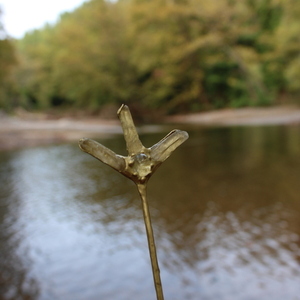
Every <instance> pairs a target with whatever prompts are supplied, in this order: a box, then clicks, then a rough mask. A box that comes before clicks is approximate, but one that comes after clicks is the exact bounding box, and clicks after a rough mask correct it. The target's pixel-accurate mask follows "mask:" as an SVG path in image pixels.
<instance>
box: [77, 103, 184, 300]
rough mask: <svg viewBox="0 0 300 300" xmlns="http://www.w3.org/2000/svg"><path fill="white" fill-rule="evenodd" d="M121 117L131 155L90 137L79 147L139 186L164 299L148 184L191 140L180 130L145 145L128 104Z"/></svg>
mask: <svg viewBox="0 0 300 300" xmlns="http://www.w3.org/2000/svg"><path fill="white" fill-rule="evenodd" d="M118 117H119V119H120V121H121V125H122V128H123V133H124V138H125V141H126V146H127V151H128V156H121V155H118V154H116V153H115V152H113V151H112V150H110V149H108V148H106V147H105V146H103V145H101V144H99V143H98V142H96V141H94V140H91V139H88V138H83V139H81V140H80V141H79V147H80V149H81V150H83V151H84V152H86V153H88V154H90V155H92V156H94V157H95V158H97V159H98V160H100V161H101V162H103V163H105V164H107V165H109V166H110V167H112V168H113V169H115V170H117V171H118V172H120V173H121V174H123V175H124V176H126V177H128V178H129V179H131V180H132V181H133V182H134V183H135V184H136V185H137V188H138V191H139V194H140V196H141V200H142V206H143V215H144V221H145V227H146V232H147V238H148V246H149V252H150V259H151V265H152V273H153V279H154V286H155V290H156V296H157V300H163V299H164V296H163V289H162V284H161V279H160V271H159V266H158V260H157V254H156V247H155V241H154V235H153V229H152V225H151V218H150V213H149V206H148V202H147V197H146V187H147V182H148V180H149V178H150V177H151V176H152V174H153V173H154V172H155V170H156V169H157V168H158V167H159V166H160V165H161V164H162V163H163V162H164V161H165V160H166V159H167V158H168V157H169V156H170V155H171V153H172V152H173V151H174V150H175V149H176V148H177V147H178V146H180V145H181V144H182V143H183V142H184V141H186V140H187V139H188V133H187V132H185V131H181V130H172V131H171V132H170V133H169V134H168V135H166V136H165V137H164V138H163V139H162V140H161V141H159V142H158V143H157V144H155V145H153V146H152V147H150V148H145V147H144V146H143V144H142V143H141V141H140V139H139V136H138V133H137V130H136V128H135V126H134V123H133V120H132V116H131V113H130V110H129V108H128V106H127V105H122V106H121V107H120V108H119V110H118Z"/></svg>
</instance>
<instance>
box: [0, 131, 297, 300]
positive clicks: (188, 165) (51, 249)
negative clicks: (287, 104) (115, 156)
mask: <svg viewBox="0 0 300 300" xmlns="http://www.w3.org/2000/svg"><path fill="white" fill-rule="evenodd" d="M189 134H190V139H189V140H188V141H187V142H185V143H184V144H183V145H182V146H181V147H179V148H178V149H177V150H176V152H175V153H174V154H173V155H172V156H171V157H170V158H169V159H168V160H167V161H166V162H165V163H164V164H163V165H162V166H161V167H160V168H159V169H158V170H157V172H156V173H155V175H154V176H153V177H152V178H151V180H150V182H149V192H148V194H149V204H150V210H151V215H152V221H153V225H154V231H155V237H156V243H157V248H158V258H159V262H160V266H161V277H162V282H163V285H164V293H165V299H166V300H168V299H170V300H171V299H172V300H183V299H193V300H198V299H199V300H202V299H205V300H223V299H224V300H225V299H226V300H227V299H228V300H256V299H257V300H261V299H264V300H269V299H270V300H277V299H278V300H282V299H285V300H297V299H300V185H299V179H300V155H299V154H300V128H299V127H297V126H294V127H293V126H289V127H288V126H287V127H282V126H277V127H268V126H266V127H232V128H210V129H190V130H189ZM163 135H164V133H162V134H148V135H144V136H142V137H141V139H142V141H143V143H144V144H145V146H151V145H152V144H153V143H155V142H157V141H158V140H159V139H160V138H162V137H163ZM100 142H102V143H103V144H105V145H106V146H107V147H109V148H111V149H113V150H114V151H116V152H117V153H120V154H126V152H125V143H124V141H123V138H122V137H121V136H120V137H116V138H112V139H107V140H100ZM0 253H1V256H0V295H1V296H0V299H30V300H33V299H34V300H35V299H37V300H53V299H56V300H93V299H95V300H99V299H101V300H102V299H103V300H106V299H114V300H128V299H143V300H148V299H149V300H150V299H155V291H154V287H153V281H152V274H151V268H150V262H149V255H148V248H147V241H146V235H145V229H144V223H143V219H142V211H141V205H140V200H139V198H138V193H137V191H136V188H135V186H134V184H133V183H131V182H130V181H129V180H128V179H127V178H125V177H123V176H122V175H120V174H118V173H117V172H115V171H114V170H112V169H110V168H109V167H107V166H105V165H103V164H101V163H99V162H98V161H97V160H95V159H94V158H92V157H90V156H88V155H87V154H85V153H83V152H81V151H80V150H79V149H78V147H77V145H76V144H63V145H55V146H48V147H36V148H31V149H23V150H18V151H12V152H1V153H0Z"/></svg>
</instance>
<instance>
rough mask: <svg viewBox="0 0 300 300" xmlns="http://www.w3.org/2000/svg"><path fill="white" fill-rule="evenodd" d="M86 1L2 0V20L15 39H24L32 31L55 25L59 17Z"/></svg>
mask: <svg viewBox="0 0 300 300" xmlns="http://www.w3.org/2000/svg"><path fill="white" fill-rule="evenodd" d="M84 2H85V0H49V1H42V0H0V9H1V11H2V16H1V20H2V23H3V25H4V29H5V31H6V32H7V33H8V35H9V36H11V37H13V38H22V37H23V35H24V34H25V33H26V32H27V31H30V30H33V29H37V28H41V27H43V26H44V25H45V24H46V23H54V22H55V21H56V20H57V18H58V16H59V15H60V14H61V13H63V12H66V11H72V10H74V9H75V8H76V7H78V6H80V5H81V4H82V3H84Z"/></svg>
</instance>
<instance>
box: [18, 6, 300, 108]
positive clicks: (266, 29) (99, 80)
mask: <svg viewBox="0 0 300 300" xmlns="http://www.w3.org/2000/svg"><path fill="white" fill-rule="evenodd" d="M299 13H300V3H299V2H298V1H297V0H285V1H283V0H282V1H281V0H245V1H240V0H211V1H205V0H151V1H145V0H122V1H121V0H119V1H118V2H109V1H105V0H91V1H89V2H85V3H84V4H83V5H82V6H81V7H80V8H78V9H76V10H75V11H74V12H72V13H66V14H64V15H62V16H61V18H60V20H59V22H58V23H57V24H56V25H54V26H45V27H44V28H43V29H41V30H36V31H33V32H30V33H28V34H27V35H26V36H25V37H24V38H23V39H22V40H20V41H18V43H17V49H18V57H19V61H20V67H19V69H18V72H17V73H16V80H17V82H18V86H19V95H20V96H19V99H20V100H19V103H20V104H22V105H24V106H25V107H28V108H33V107H39V108H48V107H53V106H65V107H70V106H72V107H77V108H83V109H89V110H97V109H99V108H101V107H102V106H103V105H105V104H108V103H113V104H114V103H115V104H120V103H124V102H125V103H130V104H134V105H136V106H139V107H144V108H152V109H159V110H161V111H164V112H166V113H170V112H171V113H172V112H179V111H194V110H199V109H205V108H219V107H228V106H232V107H241V106H254V105H270V104H272V103H274V102H275V101H276V99H278V97H279V96H280V95H281V94H283V93H290V94H297V93H300V85H299V84H298V82H299V76H300V71H299V70H300V56H299V46H300V38H299V33H298V28H299V25H300V24H298V23H299V22H300V21H299V18H298V16H299Z"/></svg>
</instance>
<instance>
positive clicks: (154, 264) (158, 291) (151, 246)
mask: <svg viewBox="0 0 300 300" xmlns="http://www.w3.org/2000/svg"><path fill="white" fill-rule="evenodd" d="M137 188H138V190H139V193H140V196H141V199H142V205H143V214H144V221H145V226H146V232H147V238H148V246H149V252H150V259H151V265H152V273H153V279H154V286H155V290H156V297H157V300H164V295H163V289H162V284H161V280H160V270H159V266H158V260H157V254H156V247H155V241H154V235H153V229H152V225H151V218H150V213H149V206H148V202H147V197H146V183H144V184H137Z"/></svg>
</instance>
